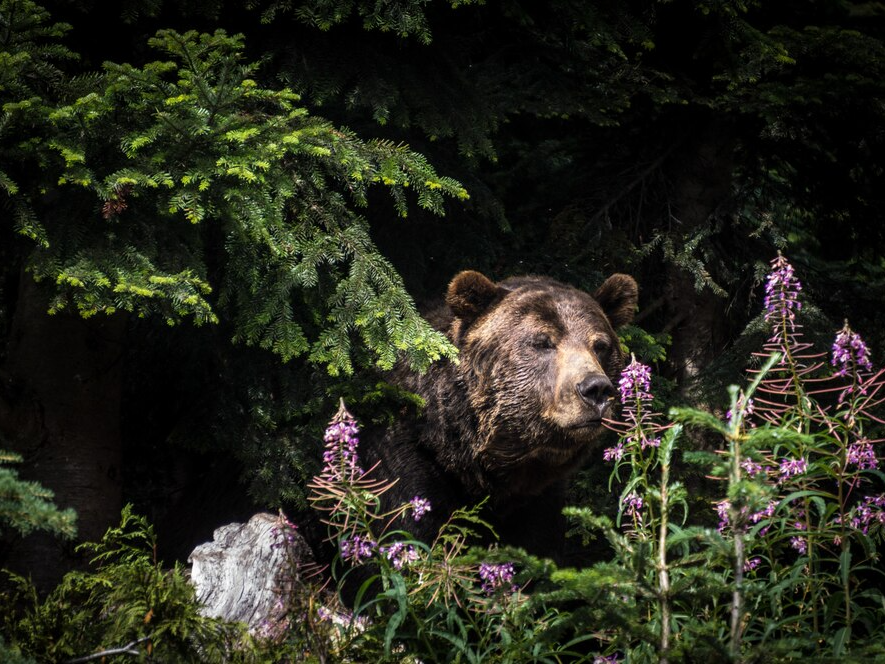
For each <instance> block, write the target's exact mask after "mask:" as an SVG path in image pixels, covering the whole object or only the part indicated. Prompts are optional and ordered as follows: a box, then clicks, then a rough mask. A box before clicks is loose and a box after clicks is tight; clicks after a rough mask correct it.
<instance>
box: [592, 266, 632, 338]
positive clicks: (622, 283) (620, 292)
mask: <svg viewBox="0 0 885 664" xmlns="http://www.w3.org/2000/svg"><path fill="white" fill-rule="evenodd" d="M593 298H594V299H595V300H596V301H597V302H599V306H601V307H602V310H603V311H604V312H605V315H606V316H607V317H608V320H609V322H611V324H612V327H613V328H615V329H617V328H619V327H621V326H623V325H626V324H627V323H629V322H631V321H632V320H633V314H634V313H635V312H636V304H637V303H638V302H639V286H638V285H637V284H636V280H635V279H634V278H633V277H631V276H629V275H626V274H613V275H612V276H610V277H609V278H608V279H606V280H605V283H603V284H602V286H600V287H599V290H597V291H596V292H595V293H594V294H593Z"/></svg>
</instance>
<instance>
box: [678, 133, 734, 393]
mask: <svg viewBox="0 0 885 664" xmlns="http://www.w3.org/2000/svg"><path fill="white" fill-rule="evenodd" d="M732 133H733V132H732V130H731V128H730V127H729V126H723V125H722V123H719V122H717V121H715V120H713V121H710V122H708V124H707V126H706V128H705V129H704V130H701V131H699V132H698V135H697V136H696V137H695V138H694V139H693V140H691V141H689V145H688V146H687V148H686V150H685V152H684V153H683V156H682V157H679V158H678V160H679V162H681V163H682V164H684V167H683V168H682V170H681V172H679V173H677V174H675V186H674V191H673V198H672V201H673V210H674V216H675V217H676V219H677V220H678V222H679V226H678V232H679V233H680V234H681V235H683V236H684V237H688V236H689V235H690V234H691V233H692V232H693V231H694V230H695V229H698V228H699V227H701V226H704V225H709V224H710V223H711V219H712V218H713V217H714V216H715V215H716V214H717V213H718V212H721V211H723V210H727V207H728V204H729V203H730V201H731V199H732V196H733V183H732V178H733V171H734V141H733V140H732ZM676 249H677V250H679V249H681V248H680V247H677V248H676ZM665 283H666V286H665V289H666V290H665V297H666V303H667V309H668V317H669V319H670V320H671V321H674V322H676V324H675V326H674V327H673V328H672V329H671V330H670V332H671V333H672V336H673V345H672V347H671V349H670V353H669V359H670V363H671V366H672V368H673V372H674V377H675V378H676V381H677V383H678V384H679V386H680V389H681V390H682V392H683V394H684V395H685V396H687V397H689V398H691V391H692V388H693V387H694V386H695V385H694V384H695V381H696V379H697V378H698V376H699V374H700V373H701V372H702V371H703V369H704V368H706V367H707V366H709V364H710V363H711V362H712V361H713V360H714V359H715V358H716V357H718V355H719V354H720V353H721V352H722V349H723V346H724V345H725V344H726V342H727V335H728V325H727V316H726V308H727V305H728V299H727V298H726V297H722V296H720V295H717V294H716V293H714V292H713V291H712V290H711V289H710V288H704V289H703V290H702V291H700V292H699V291H698V290H697V289H696V287H695V279H694V277H693V276H692V275H691V274H689V273H688V271H687V270H685V269H684V268H681V267H679V266H676V265H673V264H672V263H670V264H668V266H667V276H666V282H665Z"/></svg>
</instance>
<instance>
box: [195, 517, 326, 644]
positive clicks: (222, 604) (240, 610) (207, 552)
mask: <svg viewBox="0 0 885 664" xmlns="http://www.w3.org/2000/svg"><path fill="white" fill-rule="evenodd" d="M188 562H189V563H191V565H192V567H191V582H192V583H193V585H194V586H195V588H196V591H197V598H198V599H199V600H200V602H201V603H202V604H203V611H202V613H203V615H205V616H209V617H214V618H221V619H224V620H227V621H231V622H242V623H245V624H246V625H248V627H249V630H250V631H251V632H252V633H254V634H262V633H265V632H266V631H267V630H269V629H272V628H273V626H274V625H276V624H278V623H280V622H281V621H283V620H285V611H286V607H287V606H288V603H289V599H290V597H289V594H290V593H292V592H297V589H296V586H297V585H299V583H300V579H299V574H300V570H301V569H302V568H303V567H305V566H307V567H309V566H311V565H312V564H313V554H312V552H311V549H310V546H309V545H308V544H307V542H306V541H305V540H304V538H303V537H301V535H300V534H299V533H298V532H297V530H296V529H295V526H294V525H293V524H291V523H290V522H289V521H288V520H287V519H286V518H285V516H283V515H282V513H280V515H278V516H275V515H273V514H268V513H259V514H256V515H255V516H253V517H252V518H251V519H249V521H248V522H247V523H231V524H228V525H226V526H222V527H220V528H217V529H216V530H215V532H214V533H213V540H212V541H211V542H206V543H205V544H201V545H199V546H198V547H197V548H196V549H194V550H193V552H192V553H191V555H190V557H189V558H188Z"/></svg>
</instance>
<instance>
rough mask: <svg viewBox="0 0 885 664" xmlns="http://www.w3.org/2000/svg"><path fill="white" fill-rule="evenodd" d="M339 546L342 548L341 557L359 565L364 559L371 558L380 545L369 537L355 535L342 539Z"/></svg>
mask: <svg viewBox="0 0 885 664" xmlns="http://www.w3.org/2000/svg"><path fill="white" fill-rule="evenodd" d="M339 546H340V548H341V557H342V558H343V559H344V560H349V561H350V562H352V563H353V564H355V565H358V564H360V563H361V562H363V561H364V560H367V559H368V558H371V557H372V554H373V553H374V552H375V548H376V547H377V546H378V545H377V543H376V542H374V541H372V540H370V539H368V538H367V537H362V536H360V535H354V536H353V537H352V538H350V539H343V540H341V543H340V545H339Z"/></svg>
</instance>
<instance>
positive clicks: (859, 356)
mask: <svg viewBox="0 0 885 664" xmlns="http://www.w3.org/2000/svg"><path fill="white" fill-rule="evenodd" d="M830 364H832V365H833V366H834V367H836V375H837V376H848V375H849V374H851V373H854V372H857V371H858V370H860V369H864V370H865V371H872V370H873V363H872V362H871V361H870V350H869V348H867V345H866V344H865V343H864V341H863V339H861V338H860V335H859V334H858V333H857V332H853V331H852V330H851V328H850V327H848V321H847V320H846V321H845V326H844V327H843V328H842V329H841V330H840V331H839V333H838V334H836V340H835V341H834V342H833V359H832V360H830Z"/></svg>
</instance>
